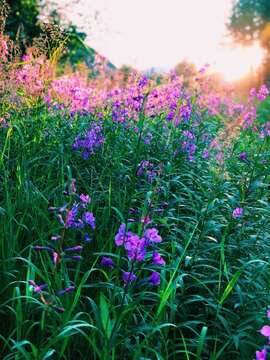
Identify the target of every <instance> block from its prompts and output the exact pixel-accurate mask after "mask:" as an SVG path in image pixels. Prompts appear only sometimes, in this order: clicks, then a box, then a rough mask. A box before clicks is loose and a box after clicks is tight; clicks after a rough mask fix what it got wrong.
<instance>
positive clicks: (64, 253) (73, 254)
mask: <svg viewBox="0 0 270 360" xmlns="http://www.w3.org/2000/svg"><path fill="white" fill-rule="evenodd" d="M65 195H66V196H68V197H71V198H75V202H73V203H72V205H71V206H69V204H68V203H65V204H64V205H63V206H61V207H50V208H49V211H50V212H52V213H54V214H55V217H56V219H57V220H58V222H59V224H60V225H61V230H60V232H59V233H58V234H54V235H52V236H51V238H50V243H48V244H46V245H35V246H34V247H33V249H34V250H35V251H36V252H38V253H40V252H46V253H47V254H48V255H49V257H50V258H51V262H52V266H53V274H54V280H53V281H52V283H53V282H55V283H57V281H56V277H57V273H59V276H58V277H59V281H58V283H57V285H58V286H59V284H61V285H62V286H64V287H63V288H62V289H58V290H56V289H55V288H51V287H50V286H49V284H37V283H36V282H35V280H33V279H30V280H29V285H30V286H31V287H32V288H33V291H34V293H37V294H39V295H40V299H41V300H42V302H43V303H44V304H45V305H47V306H49V307H51V308H53V309H54V310H55V311H57V312H60V313H61V312H64V311H65V309H64V307H63V306H61V305H59V304H60V303H61V301H60V299H59V297H61V296H62V295H65V294H68V293H71V292H73V291H74V290H75V289H76V285H75V283H74V281H73V280H71V279H70V278H69V276H68V272H69V263H70V262H71V263H72V262H81V261H82V260H83V257H82V255H81V254H82V252H83V249H84V246H83V243H85V242H89V241H90V235H89V233H90V231H92V230H94V229H95V217H94V215H93V213H92V212H90V211H89V210H88V207H89V204H90V202H91V198H90V196H89V195H84V194H81V195H77V193H76V186H75V180H74V179H73V180H72V181H71V184H70V186H69V189H68V191H65ZM68 229H74V230H77V231H78V230H79V231H80V238H81V240H80V242H79V243H78V241H76V243H75V244H74V242H73V241H72V240H71V238H70V235H69V237H67V230H68ZM63 268H65V270H66V275H67V276H66V279H65V280H64V279H61V271H62V270H63Z"/></svg>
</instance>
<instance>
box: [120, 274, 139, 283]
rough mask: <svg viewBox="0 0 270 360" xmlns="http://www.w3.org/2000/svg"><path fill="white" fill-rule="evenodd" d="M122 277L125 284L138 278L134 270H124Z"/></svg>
mask: <svg viewBox="0 0 270 360" xmlns="http://www.w3.org/2000/svg"><path fill="white" fill-rule="evenodd" d="M122 278H123V280H124V283H125V284H128V283H130V282H132V281H135V280H136V279H137V276H136V275H135V274H134V273H133V272H128V271H124V272H123V275H122Z"/></svg>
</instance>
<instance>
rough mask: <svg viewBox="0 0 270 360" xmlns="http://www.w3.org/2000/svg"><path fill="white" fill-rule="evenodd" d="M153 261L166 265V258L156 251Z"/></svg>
mask: <svg viewBox="0 0 270 360" xmlns="http://www.w3.org/2000/svg"><path fill="white" fill-rule="evenodd" d="M152 261H153V263H154V264H156V265H165V260H164V259H163V258H162V257H161V255H160V254H159V253H158V252H156V251H154V253H153V256H152Z"/></svg>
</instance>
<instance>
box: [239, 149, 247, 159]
mask: <svg viewBox="0 0 270 360" xmlns="http://www.w3.org/2000/svg"><path fill="white" fill-rule="evenodd" d="M239 160H241V161H246V160H247V153H246V152H245V151H242V152H241V153H240V154H239Z"/></svg>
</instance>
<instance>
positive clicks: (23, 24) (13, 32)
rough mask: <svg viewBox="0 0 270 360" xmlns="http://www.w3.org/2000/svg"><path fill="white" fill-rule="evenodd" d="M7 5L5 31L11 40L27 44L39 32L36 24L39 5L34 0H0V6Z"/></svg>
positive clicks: (38, 26)
mask: <svg viewBox="0 0 270 360" xmlns="http://www.w3.org/2000/svg"><path fill="white" fill-rule="evenodd" d="M5 3H7V5H8V6H9V13H8V17H7V19H6V27H5V31H6V33H7V34H8V35H9V36H10V37H11V39H13V40H15V39H16V40H17V41H19V42H20V43H21V44H23V45H24V46H27V45H28V44H29V43H30V42H31V40H32V39H33V38H34V37H37V36H39V34H40V31H41V29H40V25H39V24H38V16H39V6H38V3H37V1H36V0H7V1H3V0H1V1H0V6H5Z"/></svg>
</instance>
